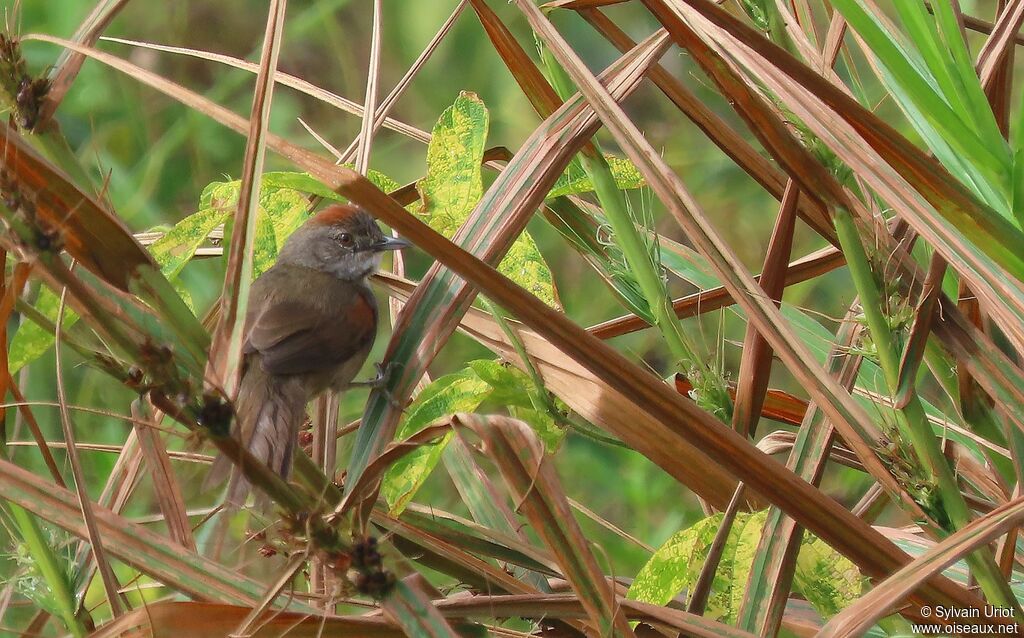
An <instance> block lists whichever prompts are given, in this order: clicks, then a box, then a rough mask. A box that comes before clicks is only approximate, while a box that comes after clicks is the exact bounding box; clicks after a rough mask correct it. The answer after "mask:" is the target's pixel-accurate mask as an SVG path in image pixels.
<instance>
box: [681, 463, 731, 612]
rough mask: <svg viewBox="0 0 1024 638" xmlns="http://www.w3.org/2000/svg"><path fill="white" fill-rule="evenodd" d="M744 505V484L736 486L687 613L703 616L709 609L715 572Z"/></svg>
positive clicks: (699, 576)
mask: <svg viewBox="0 0 1024 638" xmlns="http://www.w3.org/2000/svg"><path fill="white" fill-rule="evenodd" d="M742 504H743V483H740V484H738V485H737V486H736V492H735V493H734V494H733V495H732V500H731V501H729V505H728V507H726V508H725V513H724V514H723V515H722V522H721V523H720V524H719V525H718V531H717V532H715V539H714V540H713V541H711V547H709V548H708V553H707V557H706V558H705V559H704V564H703V565H701V567H700V574H699V575H698V576H697V581H696V582H694V584H693V589H692V591H690V592H689V596H690V602H689V604H687V606H686V611H688V612H690V613H691V614H697V615H703V614H704V611H705V609H706V608H707V605H708V598H709V597H710V596H711V585H712V584H714V582H715V572H717V571H718V565H719V564H720V563H721V561H722V553H723V552H724V551H725V544H726V542H727V541H728V540H729V534H730V533H731V532H732V525H733V523H735V522H736V514H737V513H738V512H739V511H740V506H742Z"/></svg>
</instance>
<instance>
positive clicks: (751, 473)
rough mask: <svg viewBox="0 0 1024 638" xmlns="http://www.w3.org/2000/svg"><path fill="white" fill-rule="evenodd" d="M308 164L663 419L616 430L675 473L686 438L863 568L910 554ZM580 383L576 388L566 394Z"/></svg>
mask: <svg viewBox="0 0 1024 638" xmlns="http://www.w3.org/2000/svg"><path fill="white" fill-rule="evenodd" d="M309 168H310V169H311V170H314V171H315V172H316V173H317V174H318V178H320V179H327V180H329V181H330V183H331V184H332V185H333V186H334V187H335V188H337V189H338V190H339V191H340V192H342V193H344V194H346V195H347V196H349V197H351V198H352V199H353V200H355V201H358V202H359V203H361V204H362V205H364V206H366V207H367V208H369V209H370V210H374V211H375V212H376V213H377V215H378V216H379V217H380V218H381V219H383V220H385V221H386V222H387V223H388V224H389V225H391V226H392V227H393V228H396V229H398V230H399V231H400V232H401V233H402V235H403V236H405V237H408V238H409V239H411V240H412V241H413V242H415V243H416V245H417V246H419V247H420V248H422V249H424V250H426V251H427V252H428V253H430V254H431V255H434V256H435V257H436V258H437V259H439V260H441V261H442V262H443V263H444V264H445V265H446V266H448V267H449V268H451V269H452V270H454V271H455V272H457V273H458V274H459V275H460V276H462V277H464V278H465V279H466V280H467V281H469V282H470V283H471V284H473V285H474V286H476V287H478V288H479V289H480V290H481V292H483V293H484V294H486V295H487V296H488V297H489V298H490V299H492V300H493V301H495V302H497V303H499V304H500V305H502V306H504V307H505V308H506V309H507V310H509V311H510V312H511V313H512V314H513V315H514V316H516V317H518V318H519V319H520V320H521V321H523V323H525V324H526V325H527V326H529V327H530V328H532V329H533V330H536V331H537V332H538V333H539V334H541V335H543V336H544V337H545V338H546V339H548V340H549V341H550V342H551V343H552V344H553V345H555V347H557V348H558V349H560V350H562V351H563V352H564V353H565V354H566V355H568V356H569V357H571V358H572V359H575V360H577V361H578V362H579V364H580V365H581V366H583V367H585V368H587V369H589V370H590V371H591V372H592V373H594V374H595V375H596V376H597V377H599V378H601V379H602V380H604V381H605V382H606V383H608V384H609V385H611V386H615V387H617V388H618V389H619V391H621V392H622V393H623V395H624V396H625V397H626V398H627V401H628V403H629V404H631V405H632V406H633V407H632V409H633V410H634V411H636V412H640V413H644V412H646V413H649V414H650V415H651V416H652V417H653V418H654V419H655V423H658V424H660V425H656V426H655V427H652V428H649V429H647V430H643V431H632V430H620V431H613V432H612V433H613V434H615V435H616V436H619V437H620V438H621V439H622V440H624V441H625V442H627V443H628V444H630V445H631V446H632V447H633V448H634V449H636V450H638V451H640V452H641V453H643V454H645V455H646V456H648V457H650V458H651V459H652V460H655V462H657V463H659V465H661V466H662V467H663V468H664V469H665V470H666V471H668V472H669V473H670V474H673V475H677V476H678V475H679V473H680V471H681V469H680V468H679V465H681V464H680V463H679V462H678V459H666V458H665V455H664V453H663V450H666V449H673V448H675V447H676V446H678V441H679V440H681V439H682V440H686V439H689V441H691V442H692V444H693V445H695V446H696V447H700V448H702V449H703V450H704V451H705V453H706V454H707V455H708V456H711V458H713V459H714V460H715V462H716V463H717V464H718V465H720V466H721V467H722V468H724V469H727V470H729V471H731V472H733V473H734V474H736V475H737V476H738V477H740V478H742V479H743V480H744V482H745V483H747V485H748V487H750V488H752V489H755V490H758V491H759V492H760V490H761V489H763V490H764V492H767V493H764V492H761V494H762V495H763V496H765V497H766V498H767V499H768V500H770V501H772V502H774V503H775V504H777V505H779V506H780V507H781V508H782V509H784V510H785V511H786V512H787V513H789V514H790V515H792V516H794V517H795V518H797V520H798V521H799V522H800V523H801V524H803V525H805V526H806V527H807V528H808V529H810V530H812V531H813V532H814V533H815V534H817V535H818V536H820V537H822V538H824V539H825V540H826V541H827V542H828V543H829V544H831V545H832V546H833V547H835V548H836V549H837V550H839V551H840V552H841V553H843V554H845V555H847V556H848V557H850V559H851V560H853V561H854V562H855V563H857V564H858V565H859V566H860V567H861V568H862V569H863V570H864V571H865V572H866V573H868V574H875V575H883V574H886V573H888V572H889V571H890V570H891V569H893V568H895V567H897V566H899V565H903V564H905V563H906V562H907V561H908V560H909V558H908V557H907V555H906V554H904V553H903V552H902V551H900V550H899V549H897V548H896V547H895V546H894V545H893V544H892V543H891V542H889V541H888V540H887V539H885V538H884V537H882V536H881V535H880V534H878V533H877V532H875V531H874V530H871V529H870V528H866V526H865V525H864V523H863V522H861V521H860V520H859V519H856V518H855V517H853V516H852V515H851V514H850V512H848V511H847V510H845V509H843V508H842V507H841V506H840V505H839V504H838V503H836V502H835V501H833V500H832V499H830V498H828V497H826V496H824V495H822V494H821V493H820V492H818V491H817V490H815V489H814V488H813V487H811V486H810V485H808V484H807V483H805V482H803V481H801V480H800V479H798V478H797V477H796V476H795V475H793V474H792V473H791V472H789V471H787V470H784V469H783V468H782V466H781V464H779V463H777V462H775V461H773V460H772V459H770V458H768V457H767V456H765V455H763V454H762V453H760V452H758V451H757V450H756V449H754V448H753V447H752V446H751V445H749V444H748V443H747V442H746V441H745V440H743V439H742V437H740V436H739V435H737V434H736V433H735V432H734V431H732V430H731V429H728V428H725V427H724V426H723V425H722V424H721V423H720V422H718V421H717V420H716V419H714V417H712V416H711V415H709V414H707V413H706V412H703V411H701V410H699V409H697V408H696V407H694V406H693V405H691V404H690V403H688V402H687V401H686V400H685V399H683V398H682V397H680V396H679V395H678V394H677V393H675V392H674V391H673V390H671V389H669V388H667V387H666V386H664V385H662V384H656V383H649V382H648V381H647V380H646V379H645V378H644V377H642V376H635V375H634V374H631V373H629V371H631V370H633V368H634V366H633V364H631V363H630V362H629V361H628V360H626V359H625V358H624V357H623V356H622V355H621V354H620V353H618V352H616V351H615V350H612V349H611V348H609V347H608V346H607V345H605V344H604V343H602V342H600V341H598V340H596V339H593V338H590V337H588V335H587V334H586V333H585V332H584V331H583V330H582V329H581V328H579V327H578V326H576V325H575V324H572V323H571V322H569V321H568V320H567V319H566V318H565V317H564V316H562V315H561V314H560V313H558V312H556V311H554V310H552V309H551V308H548V307H547V306H546V305H544V304H543V303H541V302H540V301H539V300H537V299H536V298H535V297H533V296H532V295H530V294H529V293H527V292H525V291H524V290H522V289H521V288H519V287H517V286H515V285H514V284H512V283H511V282H509V281H508V280H507V279H506V278H504V277H503V276H501V275H500V274H498V273H497V272H496V271H494V270H493V269H492V268H489V267H487V266H486V265H484V264H483V263H482V262H480V261H479V260H478V259H476V258H474V257H472V256H471V255H469V254H468V253H466V252H465V251H463V250H462V249H460V248H458V247H457V246H455V245H454V244H452V243H451V242H450V241H449V240H447V239H445V238H444V237H441V236H440V235H438V234H437V233H435V232H434V231H432V230H430V229H429V228H428V227H427V226H426V225H424V224H423V223H422V222H420V221H419V220H417V219H415V218H413V217H412V216H410V215H409V214H408V213H407V212H406V211H405V210H404V209H402V208H401V207H400V206H398V205H397V204H396V203H395V202H393V201H392V200H390V199H389V198H388V197H387V196H386V195H385V194H384V193H381V192H380V191H379V190H377V189H376V188H375V187H374V186H373V185H372V184H371V183H370V182H368V181H366V180H364V179H363V178H361V177H360V176H359V175H358V174H356V173H354V172H353V171H347V170H345V169H343V168H340V167H339V168H335V167H332V169H333V170H332V171H331V172H327V173H324V172H322V171H321V170H319V169H317V168H316V167H313V166H310V167H309ZM553 389H554V390H555V391H556V392H557V391H558V390H557V389H555V388H553ZM577 389H578V388H572V389H571V390H569V392H575V391H577ZM625 425H626V426H627V427H628V424H625ZM710 467H713V465H712V466H708V465H702V466H701V470H704V471H706V470H708V469H710ZM730 495H731V492H730ZM931 584H932V585H934V587H935V588H934V589H928V590H926V591H925V592H924V596H925V597H926V598H933V599H934V600H935V601H938V600H945V601H949V602H952V601H958V602H957V603H956V604H961V605H968V606H972V607H973V606H977V605H979V604H980V601H979V600H978V599H977V598H975V597H974V596H973V595H971V594H969V593H967V592H966V591H965V590H964V589H962V588H960V587H959V586H957V585H955V584H953V583H952V582H950V581H948V580H944V579H938V580H936V581H934V582H932V583H931Z"/></svg>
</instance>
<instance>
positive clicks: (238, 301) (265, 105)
mask: <svg viewBox="0 0 1024 638" xmlns="http://www.w3.org/2000/svg"><path fill="white" fill-rule="evenodd" d="M287 6H288V2H287V0H273V2H271V3H270V9H269V14H268V16H267V26H266V32H265V33H264V36H263V52H262V54H261V55H260V70H259V73H258V74H257V75H256V90H255V93H254V94H253V99H252V112H251V113H250V114H249V133H248V137H247V142H246V146H245V160H244V161H243V163H242V178H241V185H240V186H239V195H238V207H237V208H236V209H235V216H234V219H233V221H232V225H231V228H232V231H231V247H230V250H229V251H228V257H227V269H226V271H225V273H224V288H223V290H222V292H221V303H220V321H219V322H218V324H217V329H216V330H215V331H214V333H213V341H212V343H211V345H210V358H209V361H208V363H207V366H206V379H207V381H208V382H212V383H213V384H214V385H215V386H217V387H219V389H220V390H221V391H223V392H224V394H225V396H227V397H228V398H230V399H234V397H235V393H236V392H237V391H238V381H239V378H240V375H241V370H242V343H243V341H244V340H245V337H244V335H243V334H242V333H243V332H244V328H245V315H246V309H247V308H248V307H249V286H250V285H251V284H252V273H253V261H252V260H253V242H254V240H255V238H256V216H257V213H258V210H259V195H260V176H261V175H262V174H263V158H264V155H265V153H266V143H267V140H266V137H267V128H268V127H269V125H270V105H271V101H272V98H273V93H274V74H275V73H276V72H277V59H278V55H279V53H280V50H281V33H282V32H283V31H284V14H285V9H286V7H287ZM370 113H371V116H369V119H372V111H371V112H370Z"/></svg>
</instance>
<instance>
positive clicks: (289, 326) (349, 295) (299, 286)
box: [206, 205, 410, 506]
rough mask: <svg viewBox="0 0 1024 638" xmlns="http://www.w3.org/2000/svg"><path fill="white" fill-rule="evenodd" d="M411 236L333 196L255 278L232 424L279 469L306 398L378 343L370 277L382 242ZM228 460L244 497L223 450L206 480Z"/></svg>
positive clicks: (388, 244) (237, 500) (352, 371)
mask: <svg viewBox="0 0 1024 638" xmlns="http://www.w3.org/2000/svg"><path fill="white" fill-rule="evenodd" d="M409 245H410V244H409V242H407V241H405V240H404V239H396V238H392V237H388V236H386V235H384V233H383V232H382V231H381V229H380V227H379V226H377V223H376V222H375V221H374V220H373V218H372V217H370V215H369V214H368V213H367V212H366V211H365V210H363V209H361V208H358V207H355V206H348V205H346V206H340V205H336V206H330V207H328V208H325V209H324V210H322V211H321V212H319V213H317V214H316V215H315V216H313V217H312V218H311V219H310V220H309V221H307V222H306V223H305V224H303V225H302V226H301V227H300V228H299V229H298V230H296V231H295V232H294V233H292V235H291V236H290V237H289V238H288V240H287V241H286V242H285V244H284V246H283V247H282V248H281V253H280V254H279V255H278V258H277V263H275V264H274V266H273V267H272V268H270V269H269V270H267V271H266V272H265V273H263V274H262V275H260V277H259V278H257V279H256V281H254V282H253V284H252V288H251V290H250V293H249V309H248V312H247V314H246V322H245V325H246V328H245V343H244V346H243V352H244V355H245V360H244V363H243V371H242V380H241V383H240V385H239V390H238V398H237V400H236V401H235V414H236V419H235V425H234V426H233V428H232V430H233V435H234V436H236V437H238V438H239V440H240V441H241V442H242V444H243V445H244V446H246V447H247V448H248V449H249V451H250V452H251V453H252V454H253V455H254V456H255V457H256V458H258V459H260V460H261V461H264V462H266V464H267V465H268V466H270V468H271V469H272V470H274V471H275V472H277V473H279V474H280V475H281V476H282V477H284V478H287V477H288V473H289V471H290V470H291V464H292V453H293V452H294V450H295V441H296V438H297V437H298V431H299V426H301V425H302V422H303V420H304V419H305V412H306V404H307V403H308V402H309V401H311V400H312V399H314V398H315V397H316V396H317V395H319V394H320V393H321V392H324V391H325V390H328V389H330V390H335V391H340V390H344V389H345V388H346V387H349V386H350V385H352V379H353V378H354V377H355V375H356V374H357V373H358V372H359V370H360V368H362V366H363V363H364V362H365V361H366V357H367V355H368V354H369V353H370V348H371V347H372V346H373V340H374V337H375V336H376V334H377V302H376V300H375V299H374V296H373V293H372V291H371V290H370V286H369V284H368V283H367V278H368V277H369V276H370V275H371V274H372V273H373V272H374V271H375V270H376V269H377V266H378V265H379V263H380V258H381V253H382V252H384V251H386V250H398V249H402V248H406V247H408V246H409ZM229 469H230V470H232V472H231V480H230V482H229V484H228V496H227V500H228V503H231V504H233V505H235V506H241V505H243V504H244V502H245V497H246V495H247V494H248V493H249V483H248V481H246V480H245V479H244V478H243V477H242V475H241V473H240V472H239V471H238V470H237V468H233V466H232V464H231V462H230V461H229V460H228V459H227V458H226V457H223V456H222V457H220V458H218V459H217V460H216V462H215V463H214V465H213V468H212V470H211V471H210V474H209V476H208V477H207V480H206V483H207V484H208V485H212V484H215V483H219V482H221V481H223V480H224V477H225V475H226V474H227V473H228V470H229Z"/></svg>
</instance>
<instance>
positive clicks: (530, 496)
mask: <svg viewBox="0 0 1024 638" xmlns="http://www.w3.org/2000/svg"><path fill="white" fill-rule="evenodd" d="M453 425H455V427H457V428H460V429H461V428H465V429H467V430H469V431H471V432H473V433H474V434H475V435H476V436H477V437H479V438H480V439H481V440H482V441H483V444H484V453H485V454H487V456H488V457H489V458H490V459H491V460H492V461H493V462H494V464H495V465H496V466H497V467H498V469H499V470H500V472H501V474H502V476H503V477H504V478H505V482H506V483H507V484H508V489H509V492H510V493H511V494H512V497H513V500H514V501H515V502H516V503H517V508H516V509H518V510H520V511H522V512H523V513H524V514H525V515H526V517H527V519H528V520H529V521H530V523H531V524H532V525H533V529H534V531H535V532H536V533H537V535H538V536H539V537H540V538H541V540H542V541H543V542H544V543H545V544H546V545H547V546H548V547H549V548H550V549H551V553H552V554H553V556H554V558H555V560H556V561H558V563H559V565H560V566H561V567H562V573H564V574H565V577H566V579H567V580H568V581H569V582H570V583H571V585H572V588H573V590H575V592H576V593H577V595H578V596H579V599H580V602H581V603H582V604H583V608H584V609H585V610H586V612H587V617H588V618H589V620H590V622H591V623H592V624H593V626H594V627H596V628H598V629H599V630H600V635H602V636H621V637H624V638H628V637H630V636H633V635H634V634H633V630H632V629H630V626H629V624H628V623H627V622H626V617H625V615H624V614H623V613H622V610H621V608H620V607H619V605H618V601H617V597H616V595H615V589H614V587H613V586H612V585H611V583H610V582H609V581H608V579H606V577H605V575H604V573H603V572H602V571H601V568H600V566H599V565H598V564H597V559H596V558H595V557H594V554H593V553H592V552H591V551H590V543H589V542H588V541H587V539H586V537H585V536H584V535H583V531H582V530H581V529H580V527H579V525H578V524H577V523H576V519H575V518H574V517H573V513H572V508H571V507H570V506H569V501H568V500H567V499H566V497H565V493H564V492H563V491H562V487H561V484H560V482H559V480H558V475H557V474H556V473H555V469H554V466H553V464H552V460H551V459H550V458H547V457H546V455H545V453H544V445H543V444H542V443H541V441H540V439H538V438H537V435H536V433H535V432H534V431H533V429H532V428H531V427H530V426H529V425H527V424H526V423H523V422H522V421H516V420H515V419H510V418H507V417H502V416H491V417H483V416H480V415H476V414H459V415H457V416H456V417H455V418H454V419H453Z"/></svg>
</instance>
